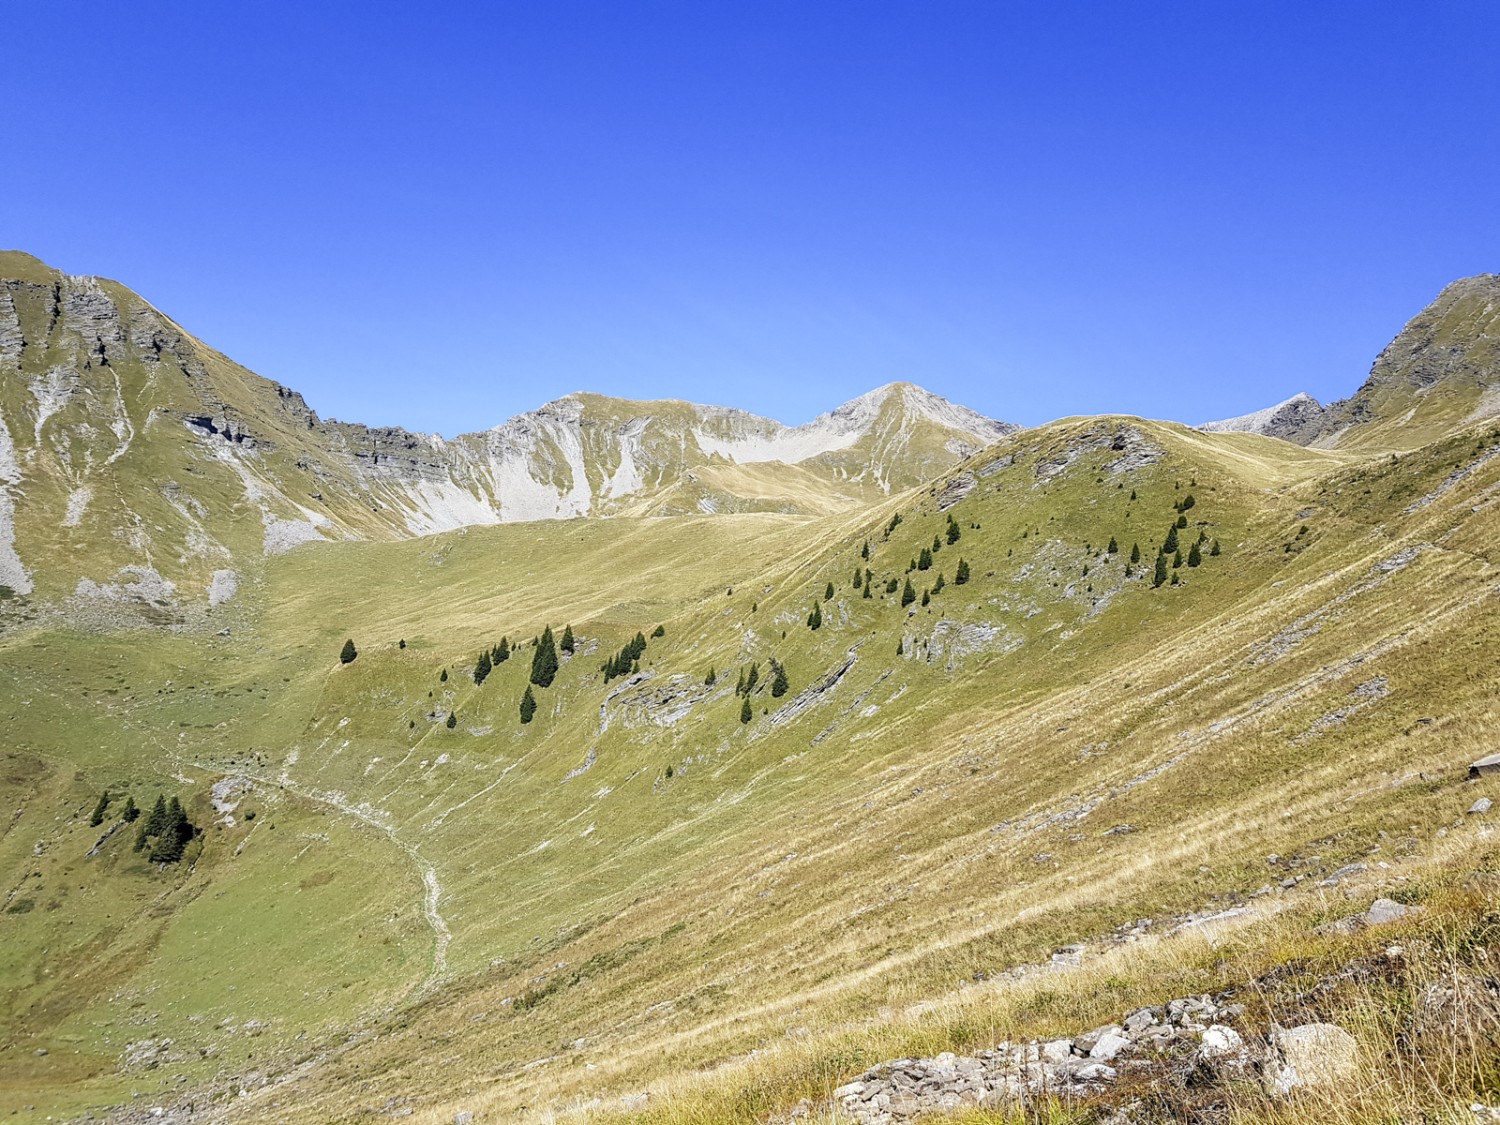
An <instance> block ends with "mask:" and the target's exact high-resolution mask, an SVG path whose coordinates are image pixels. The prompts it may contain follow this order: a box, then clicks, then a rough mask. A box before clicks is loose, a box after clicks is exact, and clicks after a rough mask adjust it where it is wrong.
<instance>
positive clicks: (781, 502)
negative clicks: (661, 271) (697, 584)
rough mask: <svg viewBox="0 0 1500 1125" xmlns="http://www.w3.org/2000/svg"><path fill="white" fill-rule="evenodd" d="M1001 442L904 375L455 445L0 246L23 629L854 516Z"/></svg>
mask: <svg viewBox="0 0 1500 1125" xmlns="http://www.w3.org/2000/svg"><path fill="white" fill-rule="evenodd" d="M1013 429H1014V427H1011V426H1007V425H1005V424H1003V423H998V422H994V421H992V420H990V419H987V418H983V417H981V416H979V415H977V414H974V413H973V412H972V411H967V410H965V409H964V408H962V407H957V406H954V405H953V404H951V403H947V402H946V401H944V400H942V399H940V398H938V397H937V396H934V395H929V394H928V393H927V392H925V391H922V390H921V389H920V388H917V387H913V386H911V385H909V384H893V385H891V386H889V387H884V388H880V389H879V390H877V391H874V392H871V393H870V394H869V395H865V396H863V397H861V398H859V399H855V400H854V401H853V402H850V403H847V404H845V405H844V406H842V407H840V408H839V409H838V410H835V411H833V412H831V413H830V414H827V415H824V416H822V417H820V418H817V419H814V420H813V421H812V422H810V423H807V424H806V425H804V426H800V427H793V428H788V427H785V426H782V425H781V424H780V423H777V422H773V421H770V420H769V419H764V418H758V417H756V416H754V415H751V414H748V413H746V412H744V411H738V410H728V409H722V408H710V407H700V406H695V405H693V404H691V403H685V402H675V401H672V402H650V403H638V402H627V401H624V400H620V399H610V398H605V397H603V396H600V395H590V394H577V395H569V396H566V397H564V398H562V399H559V400H557V401H556V402H553V403H548V404H547V405H545V406H543V407H541V408H540V409H538V410H536V411H532V412H530V413H527V414H523V415H520V416H519V417H517V418H514V419H511V420H510V421H509V422H507V423H505V424H504V425H501V426H497V427H495V428H494V429H492V430H488V431H485V432H483V433H477V434H466V435H460V436H459V437H457V438H454V439H452V440H444V439H442V438H441V437H438V436H437V435H428V434H417V433H411V432H409V431H406V430H403V429H400V428H396V427H389V428H370V427H366V426H362V425H355V424H348V423H341V422H336V421H332V420H323V419H320V418H319V417H318V416H317V415H316V414H315V413H314V412H313V411H312V410H310V409H309V408H308V407H307V404H306V403H305V402H304V401H303V399H302V397H301V395H299V394H298V393H297V392H295V391H293V390H291V389H289V388H287V387H284V386H282V385H280V384H278V383H274V382H272V381H270V380H267V379H263V378H261V377H259V376H257V375H255V374H253V373H252V372H249V371H247V370H245V369H244V368H242V367H240V366H239V365H237V364H235V363H234V362H232V361H231V360H229V359H228V358H227V357H225V356H223V355H221V354H220V353H218V352H216V351H214V350H213V349H212V348H210V347H208V346H207V345H205V344H203V343H202V342H201V341H198V340H196V339H194V338H193V337H192V336H191V335H189V334H188V333H187V332H186V331H185V330H184V329H183V328H181V327H180V326H179V325H177V324H176V323H175V322H173V321H172V320H171V319H170V318H168V317H167V316H165V315H164V314H162V313H161V312H159V311H158V310H156V309H155V308H153V307H152V306H150V305H149V304H148V303H147V302H146V301H144V300H143V299H142V298H140V297H139V296H137V295H136V294H134V293H132V292H131V291H130V290H128V289H126V288H125V287H124V286H121V285H119V284H118V283H116V282H113V281H108V280H104V279H100V278H92V277H71V276H68V275H65V274H62V273H60V272H58V271H56V270H52V269H49V268H48V267H46V266H45V265H44V264H42V263H41V262H39V261H37V260H36V259H35V258H32V257H30V256H28V255H25V254H21V253H18V252H13V251H7V252H0V589H3V590H4V591H7V592H9V593H10V594H11V595H19V596H23V597H24V596H27V595H32V594H35V598H34V599H33V604H32V605H31V606H30V607H28V610H27V612H28V613H30V614H31V615H33V616H40V617H41V618H46V617H48V607H55V606H56V605H57V603H58V602H60V601H62V600H63V599H71V602H72V603H73V604H71V605H70V606H69V607H68V613H67V616H68V617H69V619H76V618H77V616H78V615H79V614H88V615H92V616H93V617H94V618H95V619H98V620H100V621H113V622H116V623H120V622H122V621H131V620H136V621H139V620H144V621H147V622H150V623H158V624H159V623H178V624H184V623H189V622H196V623H201V621H202V620H203V618H204V615H205V613H206V612H207V611H208V610H210V609H212V608H213V607H215V606H218V605H221V604H224V603H225V602H226V601H228V600H230V599H232V598H233V597H234V596H235V594H236V593H237V591H238V587H239V586H240V585H241V584H243V583H253V582H255V581H257V580H258V579H259V577H260V575H261V573H262V570H263V566H264V559H265V558H266V557H269V556H274V555H276V554H280V553H283V552H284V551H287V550H289V549H291V548H293V547H295V546H297V545H298V544H300V543H304V542H314V541H316V542H321V541H325V540H330V539H332V540H339V539H347V538H355V539H373V540H390V539H402V538H410V537H412V536H418V535H425V534H431V533H434V532H438V531H444V530H451V529H454V528H457V527H461V526H467V525H474V524H490V523H497V522H511V521H527V520H537V519H551V518H568V517H575V516H589V515H614V514H658V515H666V514H673V515H675V514H684V513H687V514H698V513H733V512H747V511H749V512H753V511H769V512H783V513H798V512H800V513H813V514H825V513H830V512H837V511H853V510H858V509H859V508H861V507H863V506H865V505H867V504H869V503H872V502H877V501H879V500H882V499H884V498H885V497H886V496H887V495H889V494H890V492H891V491H892V490H896V491H900V490H902V489H905V488H908V487H911V486H913V485H915V484H917V483H920V482H923V481H926V480H928V479H930V478H931V477H932V476H934V475H935V474H937V473H939V472H941V471H943V470H944V469H946V468H948V467H950V466H952V465H953V464H954V463H955V462H956V461H957V460H959V459H960V458H962V457H963V456H965V455H967V454H969V453H971V452H973V451H974V450H976V449H978V448H980V447H982V446H983V445H985V444H986V443H988V442H989V441H990V440H992V439H993V438H995V437H998V436H1001V435H1003V434H1004V433H1006V432H1009V431H1010V430H1013Z"/></svg>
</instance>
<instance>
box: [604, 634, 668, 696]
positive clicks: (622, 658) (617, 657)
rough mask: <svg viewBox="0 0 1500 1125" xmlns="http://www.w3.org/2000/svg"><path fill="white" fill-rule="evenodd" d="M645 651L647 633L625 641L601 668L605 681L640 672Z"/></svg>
mask: <svg viewBox="0 0 1500 1125" xmlns="http://www.w3.org/2000/svg"><path fill="white" fill-rule="evenodd" d="M658 628H660V626H658ZM663 632H665V630H663ZM652 635H653V636H655V635H656V634H655V633H653V634H652ZM645 651H646V635H645V634H644V633H637V634H636V635H635V636H634V637H633V638H631V639H630V640H628V641H626V642H625V647H624V648H622V649H621V650H620V651H619V652H617V653H615V654H614V655H613V656H611V657H610V658H609V659H608V660H606V661H605V662H604V666H603V667H602V668H601V669H600V671H602V672H603V673H604V682H605V683H609V681H610V680H612V679H614V678H615V677H616V676H628V675H630V674H631V673H632V672H639V671H640V670H641V654H642V653H644V652H645Z"/></svg>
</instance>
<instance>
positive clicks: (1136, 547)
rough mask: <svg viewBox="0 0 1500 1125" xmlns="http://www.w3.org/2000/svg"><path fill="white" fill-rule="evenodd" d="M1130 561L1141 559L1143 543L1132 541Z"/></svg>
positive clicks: (1135, 561)
mask: <svg viewBox="0 0 1500 1125" xmlns="http://www.w3.org/2000/svg"><path fill="white" fill-rule="evenodd" d="M1130 561H1131V562H1132V563H1138V562H1140V561H1141V545H1140V544H1139V543H1132V544H1131V545H1130Z"/></svg>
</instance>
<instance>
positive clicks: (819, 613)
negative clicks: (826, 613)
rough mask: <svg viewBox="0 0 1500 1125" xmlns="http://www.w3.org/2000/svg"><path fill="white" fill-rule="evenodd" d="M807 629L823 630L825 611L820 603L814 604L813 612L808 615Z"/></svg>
mask: <svg viewBox="0 0 1500 1125" xmlns="http://www.w3.org/2000/svg"><path fill="white" fill-rule="evenodd" d="M807 627H808V628H809V629H821V628H822V627H823V610H822V607H821V605H820V604H819V603H818V602H813V606H812V612H811V613H809V614H808V615H807Z"/></svg>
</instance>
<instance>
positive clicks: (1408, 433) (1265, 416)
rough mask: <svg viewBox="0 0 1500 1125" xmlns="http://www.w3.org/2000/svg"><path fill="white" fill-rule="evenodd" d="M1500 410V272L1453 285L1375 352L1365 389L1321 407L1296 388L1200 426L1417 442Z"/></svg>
mask: <svg viewBox="0 0 1500 1125" xmlns="http://www.w3.org/2000/svg"><path fill="white" fill-rule="evenodd" d="M1495 414H1500V274H1479V275H1478V276H1475V277H1466V278H1463V279H1462V280H1460V281H1455V282H1453V284H1451V285H1449V286H1447V287H1446V288H1445V289H1444V290H1443V291H1442V292H1441V293H1439V294H1438V296H1437V299H1436V300H1434V301H1433V302H1432V304H1430V305H1428V306H1427V307H1426V308H1425V309H1423V310H1422V311H1421V312H1420V313H1418V314H1417V315H1416V316H1415V317H1413V318H1412V320H1411V321H1409V322H1408V323H1407V325H1406V327H1405V328H1403V329H1402V330H1401V332H1400V334H1399V335H1398V336H1397V337H1396V338H1395V339H1394V340H1392V341H1391V342H1390V344H1388V345H1387V346H1386V348H1385V350H1384V351H1382V352H1381V353H1380V355H1379V356H1377V357H1376V359H1375V363H1374V366H1372V367H1371V369H1370V375H1369V378H1367V379H1366V380H1365V381H1364V383H1363V385H1361V386H1360V388H1359V390H1358V391H1356V392H1355V393H1354V394H1353V395H1352V396H1351V397H1349V398H1346V399H1340V400H1339V401H1338V402H1334V403H1330V404H1329V405H1328V406H1326V407H1325V406H1322V405H1320V404H1319V403H1318V401H1317V400H1316V399H1314V398H1313V397H1311V396H1310V395H1305V394H1299V395H1296V396H1294V397H1293V398H1289V399H1287V400H1286V401H1285V402H1283V403H1279V404H1277V405H1276V406H1272V407H1268V408H1266V409H1265V410H1258V411H1256V412H1255V413H1253V414H1246V415H1244V416H1242V417H1239V418H1227V419H1225V420H1223V421H1220V422H1208V423H1205V424H1204V425H1202V426H1200V427H1199V429H1202V430H1207V431H1210V432H1224V431H1240V432H1247V433H1258V434H1265V435H1267V436H1269V437H1278V438H1283V439H1285V440H1287V441H1292V442H1296V443H1297V444H1298V445H1316V446H1324V447H1332V446H1339V447H1355V448H1389V449H1415V448H1416V447H1418V446H1420V445H1423V444H1425V443H1426V442H1429V441H1432V440H1434V439H1435V438H1437V437H1440V436H1441V435H1442V434H1444V433H1446V432H1447V431H1448V430H1450V429H1452V428H1453V427H1455V426H1460V425H1463V424H1464V423H1466V422H1469V421H1476V420H1478V419H1480V418H1487V417H1490V416H1492V415H1495Z"/></svg>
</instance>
